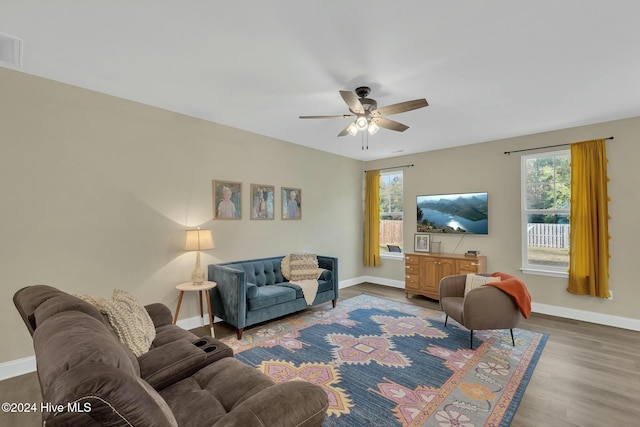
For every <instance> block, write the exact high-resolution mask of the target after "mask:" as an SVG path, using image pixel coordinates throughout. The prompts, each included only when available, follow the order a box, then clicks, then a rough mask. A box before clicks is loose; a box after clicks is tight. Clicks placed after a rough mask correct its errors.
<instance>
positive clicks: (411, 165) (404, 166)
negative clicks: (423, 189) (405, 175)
mask: <svg viewBox="0 0 640 427" xmlns="http://www.w3.org/2000/svg"><path fill="white" fill-rule="evenodd" d="M413 166H415V165H414V164H413V163H412V164H410V165H402V166H392V167H390V168H382V169H378V170H379V171H386V170H389V169H399V168H410V167H413ZM371 170H375V169H371ZM364 172H365V173H366V172H369V171H364Z"/></svg>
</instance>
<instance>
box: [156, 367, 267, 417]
mask: <svg viewBox="0 0 640 427" xmlns="http://www.w3.org/2000/svg"><path fill="white" fill-rule="evenodd" d="M273 384H274V383H273V381H271V379H269V377H267V376H266V375H264V374H262V373H261V372H259V371H258V370H256V369H253V368H250V367H249V366H247V365H245V364H243V363H242V362H240V361H238V360H237V359H234V358H232V357H227V358H225V359H222V360H219V361H217V362H216V363H213V364H211V365H209V366H207V367H205V368H203V369H201V370H200V371H198V372H197V373H196V374H195V375H193V376H192V377H190V378H187V379H185V380H183V381H180V382H178V383H175V384H173V385H171V386H169V387H167V388H165V389H164V390H162V391H161V392H160V395H161V396H162V398H163V399H164V400H165V401H166V402H167V404H168V405H169V408H171V411H172V412H173V414H174V416H175V417H176V420H177V421H178V424H179V425H180V426H205V425H207V426H211V425H215V424H216V423H217V422H218V421H220V419H221V418H222V417H224V416H226V415H227V413H229V412H231V411H232V410H233V409H234V408H235V407H237V406H238V405H240V404H241V403H242V402H243V401H244V400H246V399H248V398H249V397H251V396H253V395H254V394H255V393H258V392H260V391H262V390H264V389H266V388H268V387H270V386H272V385H273Z"/></svg>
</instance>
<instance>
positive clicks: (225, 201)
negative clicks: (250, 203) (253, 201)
mask: <svg viewBox="0 0 640 427" xmlns="http://www.w3.org/2000/svg"><path fill="white" fill-rule="evenodd" d="M241 201H242V183H240V182H232V181H217V180H213V219H241V218H242V206H241Z"/></svg>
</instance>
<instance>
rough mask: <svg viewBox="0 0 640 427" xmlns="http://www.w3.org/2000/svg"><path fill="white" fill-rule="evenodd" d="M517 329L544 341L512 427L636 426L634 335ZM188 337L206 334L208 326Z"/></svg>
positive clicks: (31, 382) (7, 385) (24, 386)
mask: <svg viewBox="0 0 640 427" xmlns="http://www.w3.org/2000/svg"><path fill="white" fill-rule="evenodd" d="M361 293H367V294H370V295H375V296H379V297H381V298H387V299H392V300H395V301H400V302H406V303H410V304H416V305H420V306H423V307H429V308H434V309H439V306H438V303H437V302H436V301H433V300H429V299H427V298H424V297H421V296H415V297H411V298H405V295H404V291H403V290H402V289H396V288H390V287H386V286H380V285H374V284H370V283H363V284H359V285H356V286H352V287H349V288H345V289H341V290H340V298H341V299H344V298H349V297H351V296H355V295H359V294H361ZM338 304H340V301H338ZM519 327H520V328H522V329H529V330H534V331H540V332H545V333H547V334H549V339H548V341H547V344H546V346H545V348H544V350H543V352H542V356H541V357H540V360H539V361H538V364H537V366H536V369H535V371H534V373H533V376H532V377H531V380H530V382H529V385H528V386H527V389H526V391H525V393H524V397H523V399H522V402H521V403H520V406H519V408H518V410H517V412H516V415H515V417H514V419H513V422H512V423H511V425H512V426H513V427H576V426H579V427H613V426H636V425H640V332H636V331H628V330H625V329H618V328H612V327H608V326H601V325H596V324H592V323H586V322H580V321H577V320H569V319H562V318H556V317H552V316H545V315H540V314H536V313H532V314H531V316H530V317H529V319H524V320H523V321H522V322H521V323H520V325H519ZM193 332H194V333H196V334H197V335H208V334H209V329H208V326H207V327H203V328H197V329H194V330H193ZM215 332H216V336H217V337H218V338H221V337H226V336H229V335H232V334H235V331H234V329H233V328H231V327H229V326H228V325H226V324H224V323H216V324H215ZM25 333H26V331H25ZM41 401H42V397H41V396H40V393H39V388H38V383H37V377H36V374H35V373H31V374H27V375H23V376H21V377H16V378H12V379H9V380H6V381H0V402H41ZM0 425H2V426H4V425H7V426H32V425H33V426H37V425H40V414H4V413H0Z"/></svg>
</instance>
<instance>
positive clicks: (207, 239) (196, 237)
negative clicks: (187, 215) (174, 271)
mask: <svg viewBox="0 0 640 427" xmlns="http://www.w3.org/2000/svg"><path fill="white" fill-rule="evenodd" d="M213 248H215V245H214V244H213V235H212V233H211V230H200V227H198V229H197V230H187V236H186V238H185V241H184V250H185V251H197V252H196V266H195V268H194V269H193V273H192V274H191V281H192V282H193V284H194V285H201V284H202V282H204V271H202V268H200V251H206V250H209V249H213Z"/></svg>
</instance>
